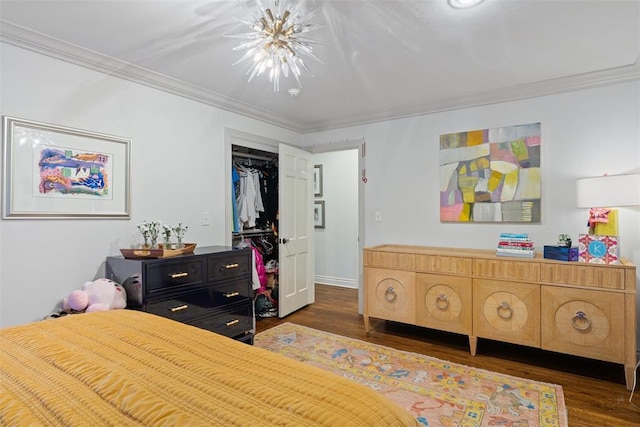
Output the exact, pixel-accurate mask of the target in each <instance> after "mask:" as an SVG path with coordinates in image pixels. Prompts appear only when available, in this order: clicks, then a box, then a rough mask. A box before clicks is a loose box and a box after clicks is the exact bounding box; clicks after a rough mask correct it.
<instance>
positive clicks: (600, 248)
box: [578, 234, 620, 264]
mask: <svg viewBox="0 0 640 427" xmlns="http://www.w3.org/2000/svg"><path fill="white" fill-rule="evenodd" d="M578 261H580V262H586V263H589V264H620V247H619V246H618V237H617V236H598V235H595V234H580V236H579V238H578Z"/></svg>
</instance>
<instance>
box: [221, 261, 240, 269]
mask: <svg viewBox="0 0 640 427" xmlns="http://www.w3.org/2000/svg"><path fill="white" fill-rule="evenodd" d="M239 266H240V264H238V263H237V262H236V263H235V264H227V265H225V266H224V268H225V269H227V270H229V269H230V268H238V267H239Z"/></svg>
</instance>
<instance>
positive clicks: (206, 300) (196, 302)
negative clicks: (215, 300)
mask: <svg viewBox="0 0 640 427" xmlns="http://www.w3.org/2000/svg"><path fill="white" fill-rule="evenodd" d="M211 306H212V298H211V293H210V291H209V289H208V288H205V287H201V288H200V289H199V290H197V291H195V292H183V293H179V294H175V295H172V296H171V297H169V298H162V299H159V300H150V301H148V302H147V304H146V306H145V308H144V311H148V312H149V313H153V314H157V315H159V316H162V317H168V318H169V319H172V320H176V321H178V322H184V321H186V320H188V319H191V318H194V317H198V316H202V315H204V314H207V313H208V312H209V311H210V310H211Z"/></svg>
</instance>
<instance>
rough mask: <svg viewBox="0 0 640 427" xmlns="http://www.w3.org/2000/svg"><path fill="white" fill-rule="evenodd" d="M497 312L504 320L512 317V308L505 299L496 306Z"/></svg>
mask: <svg viewBox="0 0 640 427" xmlns="http://www.w3.org/2000/svg"><path fill="white" fill-rule="evenodd" d="M496 311H497V313H498V317H500V318H501V319H504V320H509V319H511V318H512V317H513V309H512V308H511V307H509V303H508V302H506V301H502V304H500V305H499V306H498V308H496Z"/></svg>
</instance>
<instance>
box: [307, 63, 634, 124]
mask: <svg viewBox="0 0 640 427" xmlns="http://www.w3.org/2000/svg"><path fill="white" fill-rule="evenodd" d="M636 80H640V56H639V57H638V58H636V61H635V62H634V63H633V64H629V65H623V66H620V67H615V68H610V69H606V70H599V71H594V72H589V73H584V74H575V75H571V76H566V77H561V78H557V79H549V80H542V81H538V82H534V83H526V84H521V85H514V86H508V87H504V88H499V89H494V90H490V91H485V92H477V93H474V94H471V95H468V96H462V97H458V98H451V99H444V100H440V101H435V102H432V103H427V104H419V105H413V106H408V107H406V108H401V109H396V110H393V111H381V112H378V113H375V114H367V115H362V116H351V117H344V118H342V119H340V120H332V121H317V122H313V123H307V124H306V127H305V132H307V133H308V132H318V131H323V130H329V129H338V128H342V127H348V126H357V125H366V124H371V123H376V122H381V121H387V120H397V119H403V118H408V117H415V116H422V115H427V114H434V113H441V112H446V111H452V110H459V109H463V108H472V107H480V106H483V105H490V104H499V103H502V102H510V101H518V100H522V99H528V98H538V97H541V96H548V95H556V94H560V93H566V92H574V91H578V90H587V89H594V88H598V87H603V86H609V85H614V84H619V83H626V82H631V81H636Z"/></svg>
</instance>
